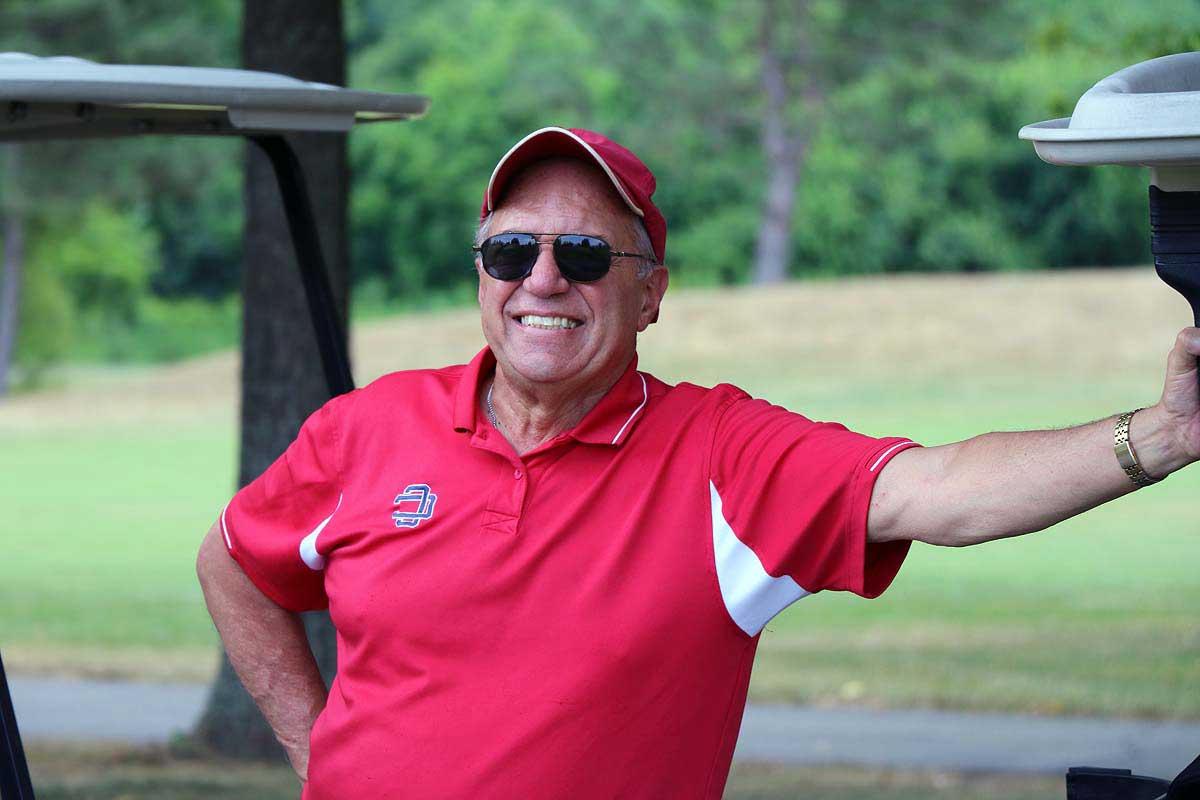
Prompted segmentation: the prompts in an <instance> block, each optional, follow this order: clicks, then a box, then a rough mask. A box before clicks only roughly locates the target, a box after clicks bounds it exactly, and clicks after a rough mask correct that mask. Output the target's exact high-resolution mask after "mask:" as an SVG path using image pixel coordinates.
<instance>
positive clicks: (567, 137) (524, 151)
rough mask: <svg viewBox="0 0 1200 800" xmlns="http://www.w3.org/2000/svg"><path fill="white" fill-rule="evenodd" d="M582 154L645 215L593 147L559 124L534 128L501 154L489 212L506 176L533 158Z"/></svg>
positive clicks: (490, 185) (490, 190) (491, 185)
mask: <svg viewBox="0 0 1200 800" xmlns="http://www.w3.org/2000/svg"><path fill="white" fill-rule="evenodd" d="M581 155H582V156H587V157H589V158H591V159H592V160H593V161H595V162H596V165H597V166H599V167H600V169H602V170H604V174H605V175H607V176H608V179H609V180H610V181H612V185H613V188H615V189H616V190H617V194H619V195H620V196H621V199H622V200H624V201H625V205H627V206H629V210H630V211H632V212H633V213H635V214H637V215H638V216H639V217H645V216H646V215H645V213H644V212H643V211H642V209H641V208H640V207H639V206H638V204H637V203H635V202H633V198H631V197H630V196H629V192H627V191H625V187H624V186H622V185H621V181H620V179H619V178H618V177H617V176H616V174H615V173H614V172H613V171H612V168H611V167H609V166H608V163H607V162H605V160H604V159H603V158H601V156H600V154H599V153H597V152H596V150H595V148H593V147H592V146H591V145H590V144H588V143H587V142H585V141H584V140H583V139H581V138H580V137H579V136H577V135H575V134H574V133H572V132H571V131H569V130H567V129H566V128H558V127H550V128H541V129H539V130H536V131H534V132H533V133H531V134H529V135H528V136H526V137H525V138H524V139H522V140H521V141H519V142H517V143H516V144H514V145H513V146H512V148H510V149H509V151H508V152H507V153H505V154H504V157H503V158H501V159H500V162H499V163H498V164H496V168H495V169H494V170H492V177H491V179H490V180H489V181H488V185H487V195H486V199H487V210H488V213H491V212H492V211H495V209H496V192H497V191H498V190H503V188H504V186H505V185H506V184H507V183H508V180H509V178H511V177H512V176H513V175H515V174H516V173H517V172H519V171H520V170H521V169H522V168H523V167H525V166H528V165H529V164H531V163H533V162H534V161H540V160H541V159H543V158H550V157H553V156H572V157H578V156H581Z"/></svg>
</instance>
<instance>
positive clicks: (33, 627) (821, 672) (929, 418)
mask: <svg viewBox="0 0 1200 800" xmlns="http://www.w3.org/2000/svg"><path fill="white" fill-rule="evenodd" d="M1150 277H1151V279H1152V276H1150ZM1140 281H1141V273H1137V274H1134V273H1116V274H1113V275H1107V274H1106V275H1103V276H1095V275H1055V276H1020V277H1011V276H999V277H997V278H995V279H992V278H989V279H988V280H987V282H983V281H982V279H981V280H980V281H971V282H965V286H966V288H964V282H961V281H960V282H958V283H956V282H955V281H954V280H951V279H946V280H935V279H927V280H924V281H919V280H914V279H907V280H904V281H895V282H882V281H877V282H863V283H860V284H854V283H847V284H845V285H844V286H839V285H832V284H825V285H820V286H807V285H801V286H797V287H787V288H784V289H774V290H770V291H769V292H759V293H753V292H744V291H743V292H738V293H733V294H729V295H717V294H716V293H713V292H703V293H701V292H697V293H692V294H684V295H681V296H680V297H677V298H674V302H675V305H673V306H669V307H668V312H667V315H665V317H664V320H665V322H664V329H663V330H661V331H658V330H656V331H654V332H652V334H651V336H649V337H647V339H646V341H645V342H644V344H643V346H642V352H643V358H642V362H641V363H642V366H643V367H644V368H646V369H648V370H649V371H651V372H654V373H656V374H659V375H660V376H661V377H663V378H665V379H668V380H679V379H683V378H691V379H693V380H696V381H697V382H701V383H705V382H713V381H716V380H729V381H732V382H735V383H738V384H740V385H742V386H744V387H745V388H746V389H747V390H749V391H751V392H753V393H756V394H760V395H764V396H767V397H770V398H771V399H773V400H775V401H777V402H780V403H782V404H784V405H787V406H789V407H792V408H796V409H798V410H802V411H803V412H804V413H806V414H808V415H809V416H812V417H815V418H824V419H838V420H841V421H843V422H845V423H847V424H848V425H850V426H851V427H853V428H856V429H859V430H862V431H864V432H867V433H873V434H880V435H883V434H901V435H906V436H911V437H913V438H915V439H917V440H919V441H921V442H923V443H925V444H931V445H932V444H938V443H942V442H948V441H953V440H956V439H960V438H965V437H967V436H970V435H973V434H975V433H980V432H983V431H987V430H998V429H1018V428H1026V427H1058V426H1064V425H1067V424H1070V423H1077V422H1083V421H1087V420H1089V419H1093V418H1097V417H1101V416H1105V415H1108V414H1110V413H1113V412H1116V411H1118V410H1122V409H1127V408H1132V407H1135V406H1137V405H1143V404H1145V403H1147V402H1153V400H1154V397H1155V395H1156V394H1157V391H1158V389H1159V386H1160V382H1161V362H1162V360H1163V359H1162V357H1163V356H1164V355H1165V352H1166V350H1167V349H1168V348H1169V346H1170V343H1171V338H1172V336H1173V334H1172V331H1173V330H1174V329H1175V325H1174V323H1172V322H1171V321H1170V320H1171V319H1172V314H1173V313H1174V311H1173V310H1172V309H1170V308H1166V309H1164V308H1161V307H1159V306H1158V305H1156V303H1158V302H1159V300H1158V298H1159V296H1160V295H1159V294H1158V293H1161V292H1164V291H1165V290H1163V289H1162V288H1161V287H1159V286H1157V285H1155V284H1153V283H1151V284H1149V285H1148V286H1147V287H1145V288H1141V287H1142V284H1141V283H1140ZM1005 293H1009V294H1011V295H1012V296H1014V297H1019V296H1027V297H1029V298H1030V300H1029V305H1030V308H1028V309H1024V310H1023V313H1025V314H1026V315H1027V316H1028V317H1029V318H1030V319H1036V320H1037V324H1031V323H1025V324H1022V325H1020V326H1017V327H1016V328H1013V329H1011V330H1008V331H1006V332H1002V333H995V332H994V328H992V327H988V326H987V325H984V324H981V323H980V322H979V320H980V319H983V320H984V321H985V322H986V321H987V320H988V317H987V314H989V313H996V314H1000V315H1001V317H1004V316H1005V314H1006V313H1007V312H1006V311H1005V309H1011V308H1012V302H998V301H997V298H1001V299H1003V298H1004V297H1005V296H1006V295H1005ZM1073 293H1074V294H1077V295H1080V299H1079V304H1078V306H1077V307H1075V310H1072V307H1071V306H1068V305H1064V304H1063V302H1062V301H1061V297H1062V296H1064V295H1072V294H1073ZM964 295H965V296H970V297H975V298H977V299H979V301H980V303H981V305H980V306H979V307H978V308H976V309H974V310H972V308H969V307H964V306H963V304H962V303H959V302H958V300H957V298H959V297H961V296H964ZM1168 299H1169V297H1168ZM985 301H986V302H985ZM1105 303H1110V304H1112V305H1113V308H1109V307H1108V306H1106V305H1104V304H1105ZM796 309H802V310H803V312H804V314H803V324H795V318H796V317H797V314H796ZM893 309H902V310H903V313H900V312H898V311H897V312H894V313H893V316H890V317H889V316H888V314H889V313H892V312H891V311H890V310H893ZM997 309H999V310H997ZM1117 310H1121V311H1122V312H1123V313H1124V314H1125V315H1126V317H1127V318H1128V319H1129V320H1130V325H1131V329H1132V330H1144V331H1146V332H1145V333H1144V334H1143V339H1142V340H1133V341H1127V340H1125V339H1122V340H1121V342H1119V343H1118V342H1115V340H1112V339H1111V337H1106V336H1096V335H1094V333H1095V331H1094V329H1093V327H1092V326H1093V324H1094V323H1093V321H1092V318H1093V317H1096V316H1105V315H1112V314H1115V313H1117ZM470 316H471V312H469V311H468V312H449V313H445V314H436V315H422V316H421V317H419V318H413V317H407V318H397V319H392V320H383V321H379V322H376V323H373V325H372V326H368V327H366V328H364V329H362V330H361V331H358V332H356V338H357V341H358V344H359V347H360V348H362V349H361V353H360V357H359V358H358V362H357V363H358V364H359V365H360V367H361V366H362V365H364V364H365V365H366V367H365V368H364V369H365V371H364V372H360V378H364V379H365V378H368V377H370V375H371V374H378V372H379V371H382V369H384V368H404V367H409V366H414V365H416V363H417V362H411V361H402V360H397V359H402V358H405V357H418V356H406V355H404V354H406V353H410V352H411V351H413V348H405V347H403V346H402V345H403V343H404V342H412V341H429V342H430V343H431V344H430V347H429V348H428V349H424V348H417V349H416V350H419V351H421V352H420V354H419V357H425V358H430V359H435V360H436V361H437V362H438V363H442V362H445V361H449V360H451V359H453V358H460V359H465V358H467V357H469V355H470V354H471V353H473V352H474V348H475V347H476V346H477V344H478V335H479V334H478V324H477V322H475V321H473V320H471V319H470ZM864 319H866V320H870V321H871V324H866V323H864V322H863V320H864ZM935 323H936V324H937V325H940V326H941V327H933V328H931V327H930V326H931V325H934V324H935ZM1117 345H1120V346H1117ZM437 348H441V349H437ZM746 353H753V354H754V357H752V358H747V357H746V355H745V354H746ZM397 354H401V355H399V356H398V355H397ZM236 375H237V370H236V362H235V361H234V359H232V358H229V357H224V359H223V360H222V359H221V358H217V359H215V360H209V361H202V362H189V363H188V364H184V365H180V366H178V367H163V368H144V369H133V368H125V369H122V370H116V371H113V372H112V373H111V374H109V373H108V372H106V371H102V370H98V371H94V372H88V373H81V374H80V375H79V376H77V377H76V378H74V379H73V383H72V384H71V385H69V386H68V387H67V388H65V389H63V390H60V391H58V392H49V393H45V394H44V395H41V396H30V395H26V396H23V397H20V398H14V399H13V400H10V401H7V403H6V404H0V503H2V504H3V507H4V508H5V509H6V511H7V514H8V517H7V520H6V523H5V526H4V535H3V541H4V543H5V545H6V548H5V551H6V556H5V557H4V558H2V559H0V648H3V652H4V656H5V661H6V663H7V664H8V665H9V666H10V668H12V669H14V671H19V672H44V671H59V672H68V673H77V674H78V673H90V674H110V675H126V676H130V677H156V678H185V679H198V680H203V679H204V678H205V677H207V676H209V675H210V674H211V672H212V670H213V669H214V666H215V663H216V660H215V652H214V643H215V635H214V633H213V631H212V627H211V624H210V623H209V621H208V618H207V615H206V614H205V611H204V607H203V602H202V599H201V596H200V592H199V588H198V586H197V584H196V581H195V577H194V573H193V558H194V554H195V549H196V546H197V544H198V542H199V539H200V537H201V536H202V535H203V534H204V532H205V531H206V530H207V529H208V527H209V526H210V525H211V524H212V522H213V520H214V519H215V517H216V515H217V514H218V513H219V511H220V508H221V506H222V505H223V503H224V502H225V500H226V499H227V496H228V494H229V493H230V490H231V488H232V486H233V476H234V467H235V461H236V458H235V455H236V454H235V435H236V429H235V424H236V423H235V413H234V412H235V404H236V399H235V398H236V394H235V383H234V381H235V379H236ZM360 382H361V381H360ZM139 398H141V399H140V400H139ZM135 400H138V402H143V403H144V407H143V406H139V405H137V403H135ZM1198 490H1200V468H1193V469H1191V470H1187V471H1184V472H1182V473H1179V474H1177V475H1174V476H1171V477H1170V478H1169V479H1168V480H1166V481H1164V482H1163V483H1162V484H1160V485H1157V486H1154V487H1151V488H1149V489H1145V490H1142V491H1139V492H1137V493H1136V494H1134V495H1132V496H1129V497H1126V498H1123V499H1121V500H1118V501H1116V502H1114V503H1112V504H1109V505H1107V506H1104V507H1102V508H1100V509H1097V510H1095V511H1092V512H1090V513H1088V514H1086V515H1084V516H1082V517H1079V518H1077V519H1075V520H1070V521H1068V522H1066V523H1064V524H1062V525H1059V526H1057V527H1055V528H1054V529H1052V530H1050V531H1047V532H1043V533H1040V534H1034V535H1032V536H1028V537H1022V538H1020V539H1014V540H1008V541H1001V542H994V543H991V544H987V545H983V546H979V547H974V548H966V549H953V550H951V549H939V548H933V547H928V546H921V545H916V546H914V548H913V552H912V554H911V555H910V557H909V560H908V562H907V564H906V565H905V567H904V569H903V570H902V571H901V573H900V576H899V578H898V579H897V581H896V583H895V584H894V585H893V587H892V588H891V589H890V590H889V591H888V592H887V594H885V595H884V597H883V598H881V599H879V600H876V601H869V602H868V601H863V600H859V599H857V598H853V597H849V596H845V595H837V594H825V595H818V596H816V597H812V598H807V599H805V600H803V601H801V602H800V603H798V604H796V605H795V606H794V607H793V608H792V609H789V610H788V611H787V612H785V613H784V614H783V615H781V616H780V617H779V618H777V619H776V620H774V621H773V622H772V623H770V624H769V625H768V628H767V631H766V632H765V633H764V635H763V641H762V645H761V647H760V651H759V658H758V661H757V663H756V667H755V675H754V680H753V682H752V686H751V691H752V695H753V696H754V697H755V698H758V699H773V700H794V701H803V702H816V703H822V704H837V703H856V704H868V705H874V706H934V707H946V708H982V709H998V710H1023V711H1035V712H1044V713H1089V714H1119V715H1132V716H1149V717H1164V718H1166V717H1173V718H1181V717H1187V718H1200V691H1197V688H1198V686H1200V625H1197V623H1196V621H1195V609H1197V608H1200V580H1197V579H1196V575H1197V574H1198V573H1197V570H1196V567H1195V565H1196V564H1197V563H1200V524H1197V522H1196V506H1195V498H1196V497H1197V496H1200V492H1198Z"/></svg>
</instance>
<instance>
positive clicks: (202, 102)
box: [0, 53, 429, 142]
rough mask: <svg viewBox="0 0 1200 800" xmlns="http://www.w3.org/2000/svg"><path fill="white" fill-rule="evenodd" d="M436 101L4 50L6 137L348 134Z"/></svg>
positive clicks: (0, 103) (0, 80)
mask: <svg viewBox="0 0 1200 800" xmlns="http://www.w3.org/2000/svg"><path fill="white" fill-rule="evenodd" d="M428 108H429V100H428V98H426V97H424V96H422V95H417V94H392V93H388V92H364V91H354V90H350V89H343V88H341V87H338V86H332V85H330V84H327V83H311V82H308V81H302V80H298V79H296V78H291V77H288V76H286V75H279V74H275V73H271V72H255V71H252V70H241V69H218V68H212V67H172V66H142V65H136V64H98V63H96V62H94V61H87V60H84V59H81V58H73V57H69V56H55V57H46V58H42V57H38V56H33V55H29V54H26V53H0V142H5V141H32V140H38V141H44V140H47V139H79V138H90V137H111V136H140V135H146V134H155V133H160V134H185V135H208V136H213V135H243V136H245V135H255V134H264V133H282V132H287V131H333V132H338V131H348V130H350V128H352V127H353V126H354V124H355V123H356V122H378V121H387V120H404V119H411V118H413V117H417V116H420V115H421V114H424V113H425V111H426V110H427V109H428Z"/></svg>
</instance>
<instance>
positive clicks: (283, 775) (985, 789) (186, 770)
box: [28, 744, 1063, 800]
mask: <svg viewBox="0 0 1200 800" xmlns="http://www.w3.org/2000/svg"><path fill="white" fill-rule="evenodd" d="M28 755H29V763H30V769H31V771H32V772H33V782H34V785H35V786H36V787H37V793H38V797H39V798H42V799H43V800H159V798H164V797H169V798H172V800H208V798H213V797H220V798H224V800H294V798H295V797H296V790H297V786H298V782H297V780H296V778H295V776H294V774H293V773H292V771H291V769H289V768H288V767H286V766H267V765H262V764H253V763H247V762H238V761H229V760H213V759H206V758H201V757H197V756H191V757H188V756H179V755H173V754H172V753H171V752H170V751H169V750H168V749H167V748H161V747H153V748H151V747H142V748H131V747H114V746H104V745H87V746H79V745H74V746H53V745H44V744H43V745H36V746H34V747H33V748H32V749H31V750H30V751H29V754H28ZM1062 795H1063V781H1062V779H1061V778H1050V777H1045V776H1025V775H956V774H950V773H940V772H916V773H904V772H891V771H886V770H877V769H862V768H855V769H848V768H839V767H829V768H812V767H788V766H783V765H773V764H747V763H741V762H739V763H737V764H735V765H734V766H733V770H732V772H731V773H730V776H729V782H728V783H727V784H726V787H725V795H724V796H725V798H726V800H795V799H796V798H800V797H820V798H822V800H929V798H945V800H988V799H990V798H1002V799H1003V800H1036V799H1037V798H1042V800H1044V799H1045V798H1057V797H1061V796H1062Z"/></svg>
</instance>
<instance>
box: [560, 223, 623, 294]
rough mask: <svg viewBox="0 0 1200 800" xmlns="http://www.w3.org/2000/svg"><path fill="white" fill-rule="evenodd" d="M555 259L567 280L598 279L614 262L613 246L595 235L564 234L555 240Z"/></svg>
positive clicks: (585, 281) (584, 281)
mask: <svg viewBox="0 0 1200 800" xmlns="http://www.w3.org/2000/svg"><path fill="white" fill-rule="evenodd" d="M554 260H555V261H556V262H558V268H559V270H560V271H561V272H562V274H563V276H564V277H566V278H567V280H572V281H577V282H580V283H587V282H589V281H597V280H600V279H601V278H603V277H604V275H605V274H606V273H607V272H608V267H609V264H611V263H612V247H610V246H609V244H608V242H606V241H604V240H603V239H600V238H597V237H595V236H581V235H578V234H564V235H562V236H559V237H558V238H557V239H555V240H554Z"/></svg>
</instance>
